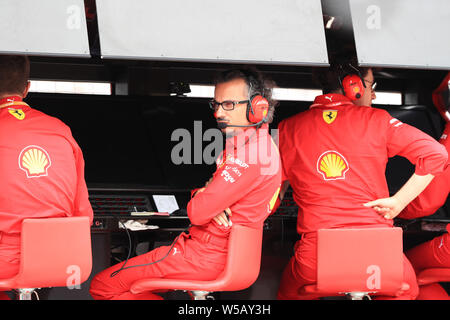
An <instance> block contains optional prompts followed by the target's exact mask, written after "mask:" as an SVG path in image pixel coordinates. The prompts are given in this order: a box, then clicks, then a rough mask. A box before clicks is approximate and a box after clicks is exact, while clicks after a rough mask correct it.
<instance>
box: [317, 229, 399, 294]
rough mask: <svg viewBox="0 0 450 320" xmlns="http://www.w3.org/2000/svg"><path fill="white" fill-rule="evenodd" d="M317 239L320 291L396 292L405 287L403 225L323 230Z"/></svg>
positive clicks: (318, 283) (319, 232)
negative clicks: (398, 226)
mask: <svg viewBox="0 0 450 320" xmlns="http://www.w3.org/2000/svg"><path fill="white" fill-rule="evenodd" d="M317 241H318V243H317V289H318V290H319V291H324V292H372V293H394V292H397V291H398V290H400V289H401V288H402V283H403V245H402V229H401V228H361V229H323V230H319V231H318V239H317Z"/></svg>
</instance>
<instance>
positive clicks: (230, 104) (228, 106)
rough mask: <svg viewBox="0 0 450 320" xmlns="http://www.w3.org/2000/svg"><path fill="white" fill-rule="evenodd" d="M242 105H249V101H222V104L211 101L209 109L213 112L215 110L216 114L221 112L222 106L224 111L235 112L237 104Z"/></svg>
mask: <svg viewBox="0 0 450 320" xmlns="http://www.w3.org/2000/svg"><path fill="white" fill-rule="evenodd" d="M241 103H248V100H242V101H233V100H225V101H222V102H218V101H216V100H211V101H210V102H209V107H210V108H211V109H212V110H214V112H216V111H217V110H219V107H220V106H222V108H223V110H226V111H231V110H234V107H235V106H236V105H237V104H241Z"/></svg>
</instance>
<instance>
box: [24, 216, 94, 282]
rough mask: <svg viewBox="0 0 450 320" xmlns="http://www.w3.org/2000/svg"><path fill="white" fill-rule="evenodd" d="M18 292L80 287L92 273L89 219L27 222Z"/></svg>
mask: <svg viewBox="0 0 450 320" xmlns="http://www.w3.org/2000/svg"><path fill="white" fill-rule="evenodd" d="M20 259H21V261H20V271H19V274H18V275H17V276H16V278H15V288H42V287H59V286H76V285H79V284H80V283H82V282H84V281H86V280H87V279H88V277H89V275H90V273H91V269H92V247H91V233H90V225H89V218H88V217H64V218H42V219H25V220H24V221H23V223H22V235H21V257H20Z"/></svg>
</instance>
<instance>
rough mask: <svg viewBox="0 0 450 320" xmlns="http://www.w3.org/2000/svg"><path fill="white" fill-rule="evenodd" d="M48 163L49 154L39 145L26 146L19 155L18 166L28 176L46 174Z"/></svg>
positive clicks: (33, 176) (49, 163)
mask: <svg viewBox="0 0 450 320" xmlns="http://www.w3.org/2000/svg"><path fill="white" fill-rule="evenodd" d="M50 165H51V162H50V156H49V155H48V153H47V151H45V150H44V149H43V148H41V147H39V146H28V147H26V148H25V149H23V150H22V152H21V153H20V155H19V167H20V169H22V170H23V171H25V172H26V174H27V177H28V178H35V177H42V176H47V174H48V172H47V171H48V168H49V167H50Z"/></svg>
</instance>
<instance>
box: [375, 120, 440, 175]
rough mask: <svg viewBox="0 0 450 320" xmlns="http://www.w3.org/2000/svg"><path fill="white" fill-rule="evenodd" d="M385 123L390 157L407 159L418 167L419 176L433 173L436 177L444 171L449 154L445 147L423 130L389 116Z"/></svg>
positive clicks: (416, 171)
mask: <svg viewBox="0 0 450 320" xmlns="http://www.w3.org/2000/svg"><path fill="white" fill-rule="evenodd" d="M386 115H388V113H387V112H386ZM384 121H385V123H384V124H385V125H387V148H388V150H387V151H388V156H389V157H393V156H395V155H399V156H402V157H405V158H407V159H408V160H409V161H410V162H411V163H412V164H414V165H415V166H416V168H415V173H416V174H417V175H426V174H429V173H431V174H433V175H435V176H436V175H439V174H441V173H442V172H443V171H444V169H445V168H446V164H447V157H448V154H447V151H446V150H445V148H444V146H443V145H441V144H440V143H438V142H437V141H436V140H435V139H433V138H432V137H430V136H429V135H427V134H426V133H424V132H422V131H421V130H419V129H417V128H415V127H413V126H410V125H408V124H406V123H402V122H401V121H399V120H398V119H395V118H392V117H391V116H389V115H388V117H387V118H386V119H384Z"/></svg>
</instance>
